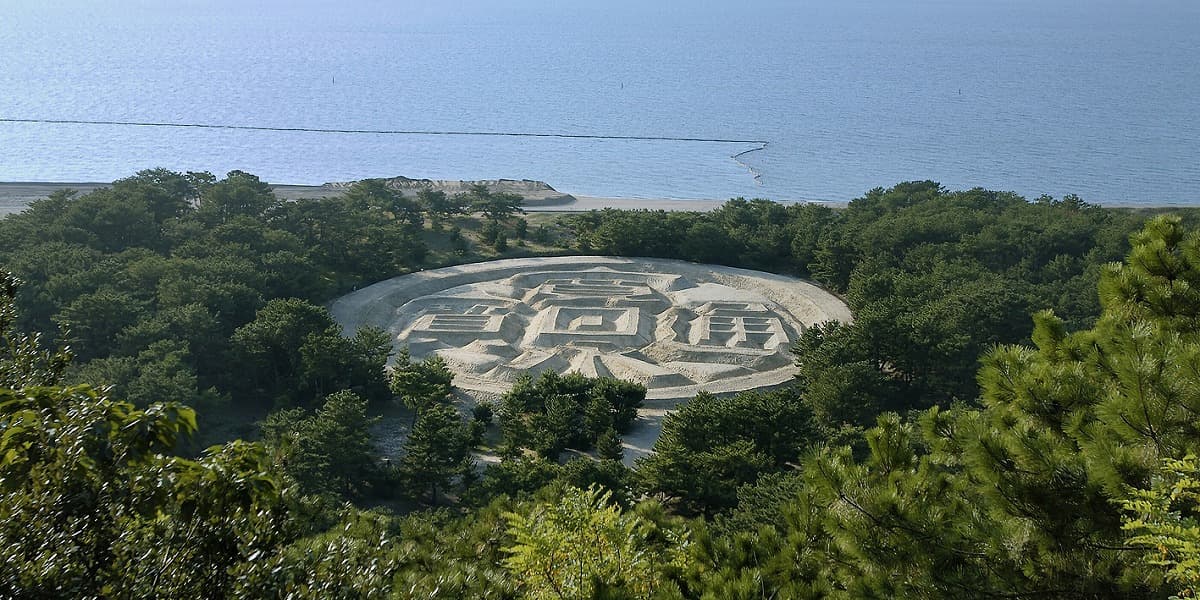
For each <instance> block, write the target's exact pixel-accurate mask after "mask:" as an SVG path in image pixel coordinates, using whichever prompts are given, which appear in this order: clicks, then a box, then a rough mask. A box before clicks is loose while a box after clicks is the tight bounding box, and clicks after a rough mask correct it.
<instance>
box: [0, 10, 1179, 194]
mask: <svg viewBox="0 0 1200 600" xmlns="http://www.w3.org/2000/svg"><path fill="white" fill-rule="evenodd" d="M55 121H58V122H55ZM61 121H83V122H88V123H64V122H61ZM101 123H103V124H101ZM117 123H160V124H177V125H185V124H190V125H218V126H235V127H246V128H248V129H227V128H222V127H206V128H199V127H164V126H144V125H130V124H117ZM313 130H321V131H313ZM328 130H338V132H331V131H328ZM351 130H353V132H351ZM493 133H505V134H517V135H480V134H493ZM558 136H562V137H558ZM706 140H707V141H706ZM160 166H161V167H166V168H169V169H172V170H178V171H186V170H195V171H199V170H205V171H211V172H214V173H217V174H223V173H225V172H227V171H229V170H232V169H240V170H243V171H248V172H251V173H254V174H257V175H259V176H260V177H262V178H263V179H265V180H268V181H272V182H277V183H293V184H320V183H323V182H329V181H346V180H354V179H360V178H365V177H390V176H398V175H403V176H407V177H414V178H422V177H427V178H437V179H486V178H512V179H538V180H543V181H546V182H548V183H550V184H551V185H552V186H554V187H555V188H556V189H559V190H561V191H565V192H568V193H573V194H580V195H591V196H602V197H630V198H682V199H724V198H730V197H737V196H742V197H747V198H750V197H761V198H770V199H774V200H809V201H847V200H850V199H853V198H855V197H858V196H861V195H862V194H863V193H865V192H866V191H868V190H870V189H872V188H876V187H887V186H890V185H893V184H895V183H897V182H900V181H909V180H925V179H931V180H935V181H938V182H940V183H941V184H942V185H943V186H945V187H947V188H950V189H965V188H972V187H984V188H989V189H995V190H1009V191H1014V192H1017V193H1020V194H1022V195H1025V196H1027V197H1029V198H1036V197H1037V196H1039V195H1041V194H1049V195H1052V196H1055V197H1061V196H1063V195H1066V194H1077V195H1079V196H1081V197H1082V198H1083V199H1084V200H1086V201H1089V202H1093V203H1099V204H1135V205H1137V204H1155V205H1171V204H1200V2H1198V1H1197V0H811V1H810V0H738V1H717V0H586V1H585V0H443V1H438V2H430V1H428V0H386V1H385V0H341V1H337V2H333V1H324V0H321V1H318V0H105V1H103V2H96V1H94V0H0V181H111V180H113V179H116V178H120V177H124V176H127V175H130V174H132V173H133V172H135V171H137V170H139V169H144V168H151V167H160Z"/></svg>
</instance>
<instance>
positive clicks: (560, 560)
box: [504, 487, 689, 600]
mask: <svg viewBox="0 0 1200 600" xmlns="http://www.w3.org/2000/svg"><path fill="white" fill-rule="evenodd" d="M610 497H611V493H610V492H604V491H601V490H599V489H597V488H595V487H591V488H588V489H586V490H581V489H577V488H567V489H566V490H564V493H563V496H562V497H561V498H560V499H559V501H558V502H557V503H554V504H546V505H540V506H537V507H535V508H533V509H532V510H529V511H528V512H511V513H507V514H506V515H505V518H506V519H507V521H508V529H509V535H511V536H512V537H513V539H514V540H515V541H514V543H513V544H512V545H511V546H509V547H507V548H505V551H506V552H508V554H509V556H508V557H507V558H505V559H504V566H505V568H507V569H508V570H509V571H510V572H511V573H512V574H513V576H514V579H515V580H516V581H518V582H520V584H521V589H522V592H523V594H524V597H526V598H532V599H537V600H540V599H546V600H549V599H556V600H557V599H562V598H579V599H582V598H593V597H597V595H599V594H601V593H602V592H605V591H608V592H609V593H611V591H614V590H619V591H621V592H624V593H625V594H628V595H629V596H631V597H635V598H649V597H652V596H653V595H654V594H656V593H658V592H660V590H661V589H662V588H663V587H664V585H667V584H668V581H667V578H666V577H664V571H666V572H668V573H669V572H671V571H676V570H681V569H682V568H685V567H686V565H687V562H686V560H687V558H686V557H687V555H686V551H687V548H688V544H689V541H688V539H687V537H686V534H681V533H680V532H678V531H675V530H670V529H668V530H665V531H655V529H656V527H655V526H654V524H652V523H651V522H649V521H647V520H645V519H643V518H641V517H640V516H639V515H637V514H636V513H626V512H623V511H621V509H619V508H618V507H616V506H615V505H611V504H609V499H610ZM656 535H661V536H662V537H663V538H665V541H666V548H665V553H663V554H660V553H659V552H656V550H659V549H660V548H656V547H655V546H656V544H654V543H653V542H652V541H651V539H652V537H654V536H656Z"/></svg>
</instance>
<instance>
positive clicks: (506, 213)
mask: <svg viewBox="0 0 1200 600" xmlns="http://www.w3.org/2000/svg"><path fill="white" fill-rule="evenodd" d="M465 199H466V200H467V201H468V202H469V203H470V207H471V212H480V213H483V216H484V217H486V218H487V219H488V220H489V221H491V222H492V223H497V222H500V221H504V220H506V219H508V218H509V217H511V216H512V215H514V214H516V213H520V212H523V211H522V210H521V203H523V202H524V201H525V199H524V198H522V197H521V196H518V195H516V194H510V193H507V192H492V191H491V190H489V189H488V188H487V186H486V185H483V184H475V185H472V186H471V189H470V191H468V192H467V194H466V196H465Z"/></svg>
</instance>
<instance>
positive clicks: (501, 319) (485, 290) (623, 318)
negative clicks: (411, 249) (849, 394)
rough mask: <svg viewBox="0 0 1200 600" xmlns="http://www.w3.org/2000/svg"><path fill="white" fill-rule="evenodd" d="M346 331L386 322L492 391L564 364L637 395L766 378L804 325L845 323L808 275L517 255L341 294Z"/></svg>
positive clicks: (398, 339) (779, 378) (727, 388)
mask: <svg viewBox="0 0 1200 600" xmlns="http://www.w3.org/2000/svg"><path fill="white" fill-rule="evenodd" d="M331 310H332V312H333V316H334V318H336V319H337V320H338V322H339V323H341V324H342V325H343V326H344V327H345V328H346V330H347V332H353V331H354V330H355V329H357V328H359V327H362V326H367V325H373V326H376V327H381V328H383V329H385V330H387V331H388V332H389V333H390V334H391V335H392V339H393V340H394V342H395V344H396V345H397V346H398V347H400V346H405V345H407V346H408V348H409V351H410V352H411V353H412V355H413V357H415V358H420V357H423V356H426V355H428V354H430V353H435V352H436V353H437V354H439V355H441V356H442V357H443V358H444V359H445V360H446V362H447V363H448V364H449V365H450V367H451V369H453V370H454V372H455V378H454V384H455V385H456V386H458V387H461V388H464V389H467V390H473V391H479V392H503V391H505V390H507V389H508V388H509V386H511V384H512V382H513V381H515V380H516V379H517V377H519V376H520V375H521V374H523V373H526V372H531V373H532V374H534V375H535V376H536V375H537V374H538V373H540V372H543V371H547V370H550V371H555V372H557V373H567V372H570V371H578V372H580V373H583V374H584V375H588V376H591V377H596V376H611V377H617V378H620V379H628V380H631V381H637V382H639V383H642V384H644V385H645V386H646V388H647V397H648V398H650V399H677V398H685V397H691V396H694V395H695V394H696V393H697V392H699V391H701V390H706V391H710V392H714V393H720V392H735V391H742V390H748V389H753V388H759V387H766V386H772V385H778V384H780V383H783V382H785V381H787V380H789V379H790V378H791V377H792V376H793V374H794V373H795V369H794V367H793V366H792V357H791V353H790V347H791V344H792V342H793V341H795V339H796V337H797V335H798V334H799V333H800V332H801V331H803V329H804V327H807V326H810V325H813V324H815V323H820V322H823V321H829V320H839V321H846V322H848V321H850V319H851V317H850V311H849V309H848V308H847V307H846V305H845V303H843V302H842V301H841V300H838V299H837V298H836V297H834V296H833V295H831V294H830V293H828V292H826V291H824V290H822V289H820V288H818V287H817V286H815V285H813V284H811V283H807V282H805V281H801V280H799V279H794V278H790V277H784V276H780V275H772V274H769V273H762V272H758V271H748V270H745V269H735V268H731V267H720V266H715V265H698V264H693V263H687V262H682V261H674V260H659V259H642V258H632V259H631V258H613V257H601V256H569V257H551V258H519V259H510V260H499V261H493V262H485V263H474V264H469V265H460V266H457V267H447V268H444V269H436V270H432V271H422V272H419V273H413V274H410V275H404V276H401V277H395V278H393V279H389V280H387V281H382V282H380V283H376V284H375V285H372V286H370V287H367V288H364V289H362V290H359V291H356V292H354V293H352V294H349V295H346V296H343V297H341V298H339V299H338V300H336V301H334V303H333V305H332V307H331Z"/></svg>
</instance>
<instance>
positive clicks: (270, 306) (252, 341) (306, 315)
mask: <svg viewBox="0 0 1200 600" xmlns="http://www.w3.org/2000/svg"><path fill="white" fill-rule="evenodd" d="M232 343H233V344H234V347H235V348H236V349H237V350H238V354H239V355H240V356H241V358H242V360H241V361H240V366H239V372H240V373H241V374H242V377H243V380H244V381H245V382H247V384H248V385H249V386H251V388H250V389H253V390H255V391H257V392H258V393H260V394H262V395H264V396H266V397H267V398H272V399H273V400H274V403H275V406H276V407H280V408H283V407H288V406H308V405H310V404H311V403H313V402H314V401H315V400H316V399H317V398H320V397H322V396H324V395H325V394H328V393H330V392H333V391H337V390H341V389H355V390H356V391H360V392H365V393H367V394H370V396H371V397H372V399H381V394H382V393H384V392H383V390H384V389H385V388H384V387H383V385H382V378H383V375H384V372H383V366H384V363H385V362H386V360H387V357H388V354H389V353H390V347H391V345H390V342H389V341H388V339H387V336H386V335H385V334H383V333H382V332H381V331H379V330H377V329H376V330H370V329H367V330H362V331H359V332H358V333H356V335H355V337H354V338H351V339H347V338H343V337H342V331H341V327H340V326H338V325H337V323H335V322H334V320H333V317H332V316H331V315H330V314H329V311H328V310H327V309H325V308H322V307H320V306H316V305H314V304H312V303H310V302H307V301H304V300H300V299H296V298H289V299H286V300H285V299H278V300H271V301H270V302H268V303H267V304H266V305H265V306H264V307H263V308H262V309H261V310H259V311H258V313H257V314H256V315H255V318H254V320H253V321H251V322H249V323H247V324H246V325H243V326H242V327H240V328H238V330H237V331H235V332H234V334H233V337H232Z"/></svg>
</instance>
